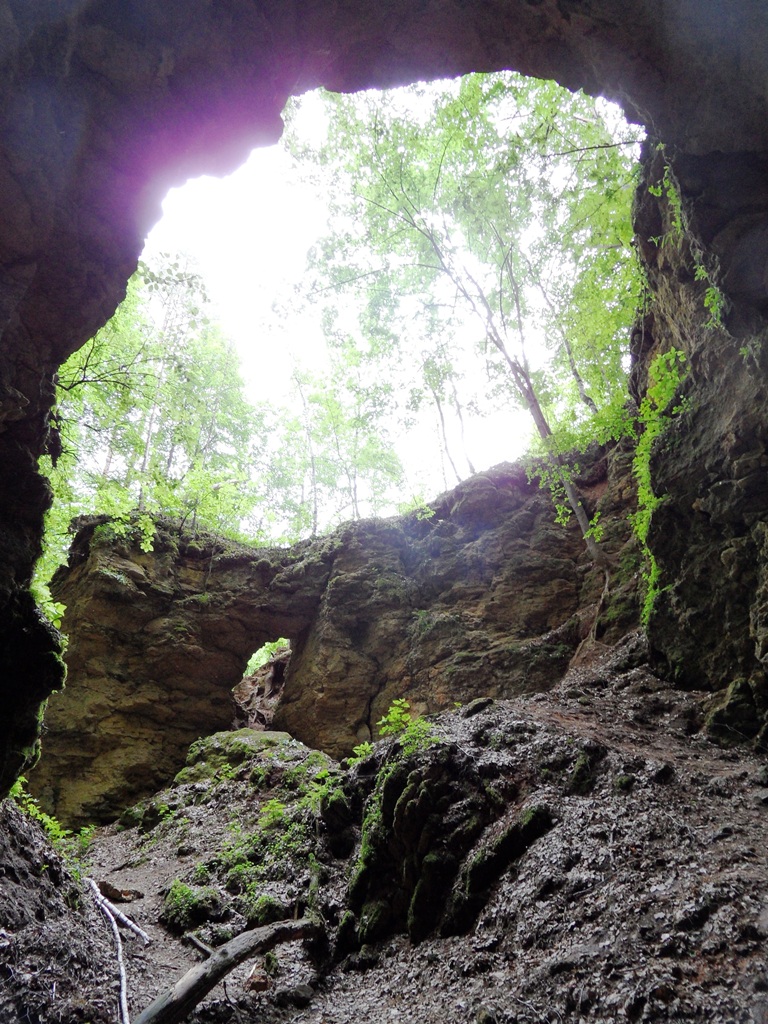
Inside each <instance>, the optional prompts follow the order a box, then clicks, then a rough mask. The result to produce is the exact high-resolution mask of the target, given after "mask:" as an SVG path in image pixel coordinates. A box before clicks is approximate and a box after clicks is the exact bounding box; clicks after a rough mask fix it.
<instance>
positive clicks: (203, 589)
mask: <svg viewBox="0 0 768 1024" xmlns="http://www.w3.org/2000/svg"><path fill="white" fill-rule="evenodd" d="M608 463H609V459H608V457H607V456H606V455H602V456H600V457H599V458H598V459H597V461H596V464H595V465H594V466H593V467H592V469H591V471H590V473H589V474H588V475H586V476H585V477H584V478H583V480H582V488H583V491H584V494H585V498H586V500H587V502H588V503H589V505H590V508H591V509H594V508H599V509H600V510H601V512H602V521H603V522H604V523H605V524H606V527H605V529H606V541H605V543H606V547H607V550H608V551H609V552H611V553H612V554H613V555H614V556H615V560H616V562H617V565H619V563H620V565H621V568H618V569H617V571H616V579H615V582H614V589H613V596H612V599H611V600H610V601H609V602H608V604H607V605H606V606H605V607H603V608H602V610H601V614H602V617H601V621H600V624H599V632H600V635H601V637H602V639H603V640H605V641H611V640H613V639H616V638H617V637H618V636H621V635H622V634H623V633H624V632H626V631H627V630H628V629H630V628H633V627H634V626H635V625H636V623H637V600H636V593H637V587H636V573H635V570H636V568H637V548H636V544H635V542H634V540H633V539H632V538H631V536H630V530H629V525H628V523H627V520H626V489H627V487H628V479H627V476H626V456H624V455H623V454H622V453H621V452H612V453H611V456H610V464H611V473H610V477H609V474H608ZM602 585H603V577H602V573H601V572H599V571H596V570H595V569H594V568H593V566H592V565H591V563H590V561H589V559H588V558H587V557H586V555H585V552H584V546H583V542H582V540H581V536H580V534H579V532H578V529H577V528H576V526H575V524H574V525H571V526H569V527H568V528H564V527H562V526H559V525H558V524H557V523H556V522H555V521H554V510H553V508H552V505H551V502H550V500H549V497H548V495H547V494H546V493H544V492H542V491H540V490H539V489H538V487H537V486H536V484H535V483H530V482H529V481H528V477H527V475H526V472H525V470H524V469H523V468H522V467H521V466H511V465H503V466H499V467H497V468H496V469H494V470H491V471H489V472H488V473H484V474H480V475H478V476H475V477H473V478H471V479H470V480H468V481H467V482H466V483H463V484H461V485H460V486H459V487H458V488H456V489H455V490H454V491H450V492H448V493H447V494H445V495H443V496H442V497H441V498H439V499H438V500H437V501H436V502H434V503H433V505H432V506H431V515H429V516H428V517H420V516H419V515H418V514H416V513H413V514H410V515H407V516H403V517H398V518H395V519H387V520H380V521H364V522H358V523H351V524H348V525H346V526H343V527H341V528H340V529H338V530H337V531H336V532H335V533H333V534H331V535H330V536H328V537H326V538H322V539H318V540H316V541H313V542H305V543H303V544H300V545H298V546H296V547H294V548H291V549H288V550H272V549H249V548H245V547H241V546H237V545H230V544H228V543H226V544H222V543H221V542H216V541H214V540H213V539H212V538H210V537H204V538H198V539H197V540H191V539H189V538H184V537H180V536H179V534H178V532H177V531H176V530H174V528H173V527H172V526H171V525H170V524H163V525H162V526H161V528H160V530H159V532H158V536H157V538H156V542H155V547H154V550H153V551H151V552H144V551H142V550H141V548H140V546H139V545H138V543H136V544H132V543H131V542H130V541H126V540H123V539H121V538H114V537H111V536H110V529H109V524H108V523H106V522H104V521H103V520H90V521H87V522H86V524H85V525H83V526H82V528H81V529H80V532H79V533H78V535H77V537H76V539H75V542H74V545H73V548H72V552H71V556H70V563H69V566H68V567H67V568H66V569H63V570H60V571H59V574H58V576H57V578H56V580H55V593H56V597H57V599H59V600H62V601H64V602H65V603H66V605H67V612H66V614H65V618H64V628H65V630H66V631H67V632H68V634H69V637H70V641H69V649H68V651H67V663H68V666H69V682H68V684H67V687H66V688H65V689H64V691H63V692H62V693H60V694H55V695H54V696H53V697H52V698H51V701H50V704H49V707H48V712H47V714H46V724H45V729H46V731H45V735H44V738H43V756H42V758H41V761H40V764H39V766H38V767H37V768H36V769H35V771H34V772H33V773H32V775H31V785H32V788H33V791H34V792H35V793H36V794H37V795H38V796H40V797H41V798H42V799H43V801H44V804H45V806H46V807H48V808H49V809H50V810H51V811H54V812H55V814H56V815H57V816H58V817H59V818H61V819H62V820H64V821H67V822H70V823H78V822H82V821H87V820H94V819H102V820H103V819H109V818H110V817H114V816H115V815H116V814H118V813H119V812H120V811H121V810H122V809H123V808H124V807H125V806H127V804H128V803H130V802H131V801H132V800H134V799H136V798H138V797H140V796H144V795H146V794H148V793H151V792H153V791H154V790H156V789H157V788H158V787H159V786H160V785H162V784H165V783H166V782H167V781H168V780H169V779H170V778H172V776H173V775H174V774H175V773H176V772H177V771H178V770H179V768H180V767H181V766H182V764H183V762H184V757H185V756H186V750H187V747H188V746H189V744H190V743H191V742H192V741H193V740H195V739H197V738H198V737H199V736H205V735H209V734H210V733H212V732H215V731H216V730H220V729H225V728H227V727H228V726H229V725H230V722H231V721H232V718H233V706H232V701H231V690H232V688H233V687H234V686H235V685H236V684H237V683H238V681H239V680H240V678H241V676H242V673H243V669H244V667H245V664H246V662H247V660H248V658H249V655H250V654H252V653H253V651H254V650H256V649H257V648H259V647H260V646H261V645H262V644H263V643H265V642H266V641H268V640H275V639H277V638H278V637H280V636H284V637H288V638H290V640H291V645H292V654H291V661H290V664H289V667H288V670H287V673H286V677H285V681H284V684H283V691H282V694H281V696H280V700H279V703H278V706H277V709H276V712H275V716H274V726H275V727H276V728H278V729H285V730H287V731H289V732H290V733H291V734H292V735H295V736H297V737H298V738H299V739H301V740H302V741H303V742H305V743H307V744H309V745H311V746H314V747H319V748H321V749H323V750H325V751H326V752H328V753H330V754H332V755H333V756H335V757H342V756H345V755H347V754H349V753H351V751H352V747H353V746H355V745H356V744H357V743H360V742H362V741H365V740H369V739H371V738H372V734H373V733H374V731H375V730H374V726H375V723H376V722H377V721H378V720H379V719H380V718H381V717H382V716H383V715H384V714H385V713H386V711H387V709H388V708H389V706H390V704H391V703H392V701H393V700H394V699H396V698H400V697H404V698H406V699H407V700H408V701H409V702H410V704H411V706H412V708H413V710H414V711H416V712H418V713H424V712H433V711H437V710H440V709H442V708H445V707H450V706H452V704H453V703H454V702H456V701H460V702H468V701H470V700H472V699H473V698H475V697H480V696H482V697H488V696H490V697H510V696H512V695H514V694H519V693H525V692H531V691H534V690H545V689H549V688H550V687H551V686H553V685H554V684H555V683H556V682H557V680H558V679H559V678H561V677H562V675H563V673H564V671H565V670H566V668H567V666H568V664H569V662H570V661H571V659H572V657H573V655H574V652H575V650H576V648H577V647H578V645H579V644H580V643H581V641H582V640H583V639H584V637H585V635H586V634H587V632H588V631H589V630H590V628H591V625H592V619H593V617H594V614H595V610H596V607H597V603H598V600H599V598H600V594H601V590H602Z"/></svg>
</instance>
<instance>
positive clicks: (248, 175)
mask: <svg viewBox="0 0 768 1024" xmlns="http://www.w3.org/2000/svg"><path fill="white" fill-rule="evenodd" d="M323 116H324V115H323V112H322V109H321V107H320V104H319V102H313V97H312V96H311V95H309V96H307V97H304V99H303V101H302V109H301V113H300V114H299V115H298V118H299V120H298V123H297V130H298V131H299V132H300V133H301V135H302V136H303V137H305V138H307V137H309V139H310V140H311V141H315V139H316V136H317V133H318V131H323V130H324V128H323ZM326 219H327V210H326V207H325V204H324V203H323V201H322V197H320V196H318V195H317V194H315V192H314V191H313V190H312V189H311V188H310V187H309V186H307V185H306V184H305V183H303V182H301V181H299V180H298V176H297V175H296V173H295V172H294V171H293V169H292V167H291V158H290V157H289V155H288V154H287V153H286V152H285V151H284V150H283V148H282V147H281V146H280V145H277V146H273V147H270V148H267V149H258V150H254V151H253V153H252V154H251V156H250V158H249V159H248V161H247V162H246V163H245V164H244V165H243V166H242V167H241V168H240V169H239V170H237V171H236V172H235V173H234V174H231V175H230V176H229V177H227V178H210V177H202V178H196V179H194V180H192V181H189V182H188V183H187V184H186V185H185V186H183V187H182V188H176V189H172V190H171V191H170V193H169V194H168V196H167V198H166V200H165V202H164V203H163V217H162V219H161V220H160V221H159V222H158V224H157V225H156V226H155V227H154V229H153V230H152V232H151V233H150V235H149V237H148V239H147V245H146V249H145V251H144V257H143V258H144V259H145V260H146V261H147V262H148V263H150V264H151V263H152V262H153V258H154V257H157V256H158V255H159V254H160V253H162V252H166V253H172V254H176V253H186V254H187V255H189V256H191V257H192V259H193V260H194V262H195V263H196V265H197V269H198V270H199V272H200V274H201V275H202V277H203V280H204V281H205V283H206V287H207V289H208V293H209V296H210V298H211V300H212V302H213V305H214V314H215V316H216V318H217V319H218V320H219V322H220V323H221V325H222V327H223V330H224V333H225V334H226V335H227V336H228V337H229V338H230V339H231V340H232V341H233V342H234V344H235V346H236V348H237V350H238V352H239V354H240V358H241V360H242V372H243V376H244V378H245V380H246V382H247V385H248V388H249V393H250V394H251V396H252V398H253V399H254V400H259V399H262V400H263V399H264V398H265V397H268V396H269V397H274V398H275V399H276V400H278V401H281V400H285V398H286V395H287V392H288V379H289V376H290V373H291V367H292V363H293V360H298V361H299V363H300V364H301V365H302V366H307V365H316V364H317V361H318V356H321V355H322V352H321V348H322V338H321V335H320V332H319V330H318V329H317V328H316V327H315V326H314V324H312V323H311V322H307V321H306V320H305V319H301V318H299V317H294V318H289V319H286V318H281V317H278V316H277V315H276V314H274V313H273V312H272V304H273V302H274V301H275V300H276V299H281V298H282V299H284V300H285V299H286V297H287V296H289V294H290V288H291V286H292V285H294V284H295V283H297V282H298V281H299V280H300V279H301V276H302V272H303V270H304V266H305V261H306V255H307V250H308V249H309V248H310V246H311V245H312V244H313V243H314V242H315V241H316V240H317V239H318V238H319V237H320V235H321V234H322V233H323V231H324V228H325V224H326ZM473 431H474V432H475V436H473ZM478 431H479V432H480V433H478ZM528 433H529V430H528V424H527V420H526V418H525V417H524V416H518V415H515V414H514V413H511V414H510V416H509V417H508V418H507V417H504V418H503V419H501V418H500V419H497V420H496V421H495V422H491V421H485V422H480V423H477V424H475V425H473V424H472V423H471V422H468V423H467V448H468V450H469V451H470V452H472V453H474V460H475V463H476V468H477V469H486V468H488V467H489V466H491V465H495V464H496V463H498V462H502V461H504V460H511V459H514V458H516V457H517V456H518V455H520V454H521V453H522V452H523V450H524V449H525V447H526V444H527V441H528ZM510 434H511V435H512V436H510ZM436 450H437V449H436V445H434V444H431V445H429V444H426V443H420V442H419V441H417V440H415V439H414V438H413V437H412V436H411V437H409V438H403V439H402V444H401V445H400V446H399V455H400V458H401V460H402V461H403V463H404V465H405V468H406V473H407V475H408V477H409V484H410V486H411V489H412V490H413V491H414V494H418V493H419V492H420V491H421V489H422V487H423V488H424V489H425V490H426V492H427V493H426V494H425V496H426V497H432V496H434V495H435V494H437V493H439V492H440V491H441V490H443V489H444V482H443V477H442V473H441V472H439V470H438V468H437V467H435V465H434V462H435V453H436ZM419 456H422V459H423V461H422V462H421V463H420V460H419ZM453 482H454V481H453V480H451V479H450V478H449V479H448V485H449V486H451V485H452V484H453ZM411 496H412V495H409V494H404V495H403V500H404V501H407V500H408V499H409V498H410V497H411Z"/></svg>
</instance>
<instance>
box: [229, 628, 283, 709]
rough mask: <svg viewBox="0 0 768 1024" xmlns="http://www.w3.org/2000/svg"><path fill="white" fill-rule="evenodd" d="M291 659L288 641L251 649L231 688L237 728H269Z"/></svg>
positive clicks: (270, 642) (279, 640)
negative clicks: (252, 650) (240, 675)
mask: <svg viewBox="0 0 768 1024" xmlns="http://www.w3.org/2000/svg"><path fill="white" fill-rule="evenodd" d="M290 660H291V641H290V640H289V639H287V638H286V637H278V639H277V640H271V641H268V642H267V643H265V644H262V645H261V647H259V649H258V650H256V651H254V652H253V654H252V655H251V657H250V658H249V659H248V664H247V665H246V666H245V670H244V672H243V678H242V679H241V680H240V682H239V683H237V685H236V686H235V687H233V689H232V700H233V703H234V706H235V716H234V719H235V726H236V728H249V729H269V728H270V727H271V725H272V716H273V714H274V711H275V707H276V706H277V703H278V701H279V699H280V695H281V693H282V691H283V685H284V683H285V677H286V674H287V672H288V664H289V662H290Z"/></svg>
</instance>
